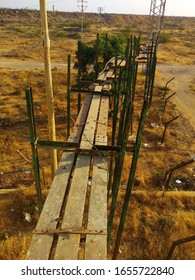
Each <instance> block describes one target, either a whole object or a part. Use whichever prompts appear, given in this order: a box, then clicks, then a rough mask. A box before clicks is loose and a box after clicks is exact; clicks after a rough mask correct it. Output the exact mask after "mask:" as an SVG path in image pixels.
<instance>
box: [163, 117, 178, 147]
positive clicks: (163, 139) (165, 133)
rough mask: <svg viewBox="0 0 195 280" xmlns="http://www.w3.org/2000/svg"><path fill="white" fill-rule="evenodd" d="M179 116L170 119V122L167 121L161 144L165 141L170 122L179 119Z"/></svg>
mask: <svg viewBox="0 0 195 280" xmlns="http://www.w3.org/2000/svg"><path fill="white" fill-rule="evenodd" d="M178 118H179V116H177V117H175V118H173V119H171V120H170V121H168V122H166V123H165V129H164V132H163V136H162V139H161V144H163V143H164V140H165V134H166V130H167V126H168V125H169V124H170V123H172V122H173V121H175V120H176V119H178Z"/></svg>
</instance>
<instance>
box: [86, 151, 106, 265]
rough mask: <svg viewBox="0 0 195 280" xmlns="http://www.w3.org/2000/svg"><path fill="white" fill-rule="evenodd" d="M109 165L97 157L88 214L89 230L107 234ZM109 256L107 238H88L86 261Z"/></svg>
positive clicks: (103, 236) (91, 236)
mask: <svg viewBox="0 0 195 280" xmlns="http://www.w3.org/2000/svg"><path fill="white" fill-rule="evenodd" d="M107 180H108V176H107V164H106V159H105V158H102V157H95V158H94V163H93V175H92V184H91V196H90V204H89V214H88V225H87V229H88V230H95V231H96V230H98V231H101V230H103V231H106V232H107ZM106 256H107V236H106V235H89V234H87V236H86V245H85V259H86V260H105V259H106Z"/></svg>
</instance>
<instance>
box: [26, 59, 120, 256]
mask: <svg viewBox="0 0 195 280" xmlns="http://www.w3.org/2000/svg"><path fill="white" fill-rule="evenodd" d="M112 60H113V59H112ZM114 61H115V60H114ZM124 64H125V61H124V60H123V59H119V61H118V65H119V66H121V65H123V66H124ZM113 74H114V69H111V70H110V71H105V73H101V74H100V76H99V77H98V79H99V80H101V85H97V84H95V89H94V92H91V93H90V94H87V95H86V98H85V100H84V103H83V105H82V107H81V110H80V113H79V115H78V117H77V120H76V122H75V124H74V127H73V129H72V133H71V135H70V136H69V138H68V141H67V142H68V143H77V144H78V145H79V148H80V149H81V150H87V151H90V150H92V149H93V148H94V145H101V146H106V145H107V144H108V143H107V142H108V136H107V128H108V112H109V97H108V96H104V95H103V94H102V95H101V94H99V93H100V92H101V91H102V89H103V90H104V89H105V88H106V89H108V90H110V89H111V84H109V85H108V83H106V82H105V83H103V84H102V81H106V80H107V78H110V77H111V76H113ZM95 92H98V93H97V94H95ZM107 172H108V171H107V160H106V158H104V157H103V156H101V154H100V153H99V155H97V156H91V155H90V153H88V155H86V154H85V155H84V154H81V153H77V154H76V153H75V152H64V153H63V155H62V158H61V160H60V163H59V168H58V170H57V173H56V175H55V177H54V180H53V182H52V186H51V188H50V191H49V194H48V196H47V199H46V201H45V204H44V207H43V210H42V213H41V215H40V218H39V221H38V223H37V226H36V229H35V230H34V232H33V236H32V240H31V244H30V247H29V249H28V252H27V254H26V259H27V260H49V259H51V260H52V259H53V260H77V259H86V260H104V259H106V258H107V182H108V174H107Z"/></svg>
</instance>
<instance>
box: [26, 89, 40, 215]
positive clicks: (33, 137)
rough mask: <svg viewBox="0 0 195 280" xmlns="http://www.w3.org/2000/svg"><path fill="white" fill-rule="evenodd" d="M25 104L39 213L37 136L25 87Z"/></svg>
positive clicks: (31, 99)
mask: <svg viewBox="0 0 195 280" xmlns="http://www.w3.org/2000/svg"><path fill="white" fill-rule="evenodd" d="M26 106H27V113H28V122H29V129H30V144H31V149H32V159H33V170H34V177H35V188H36V193H37V200H38V208H39V214H40V213H41V211H42V208H43V199H42V193H41V184H40V169H39V158H38V151H37V145H36V141H37V136H36V127H35V120H34V110H33V97H32V89H31V88H28V89H26Z"/></svg>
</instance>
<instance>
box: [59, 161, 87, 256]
mask: <svg viewBox="0 0 195 280" xmlns="http://www.w3.org/2000/svg"><path fill="white" fill-rule="evenodd" d="M89 167H90V156H84V155H80V156H78V158H77V162H76V166H75V171H74V175H73V179H72V183H71V188H70V193H69V196H68V201H67V205H66V209H65V214H64V218H63V221H62V227H64V228H78V227H82V221H83V213H84V206H85V198H86V191H87V186H88V177H89ZM79 245H80V234H60V235H59V240H58V243H57V247H56V252H55V256H54V259H55V260H76V259H77V256H78V252H79Z"/></svg>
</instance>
